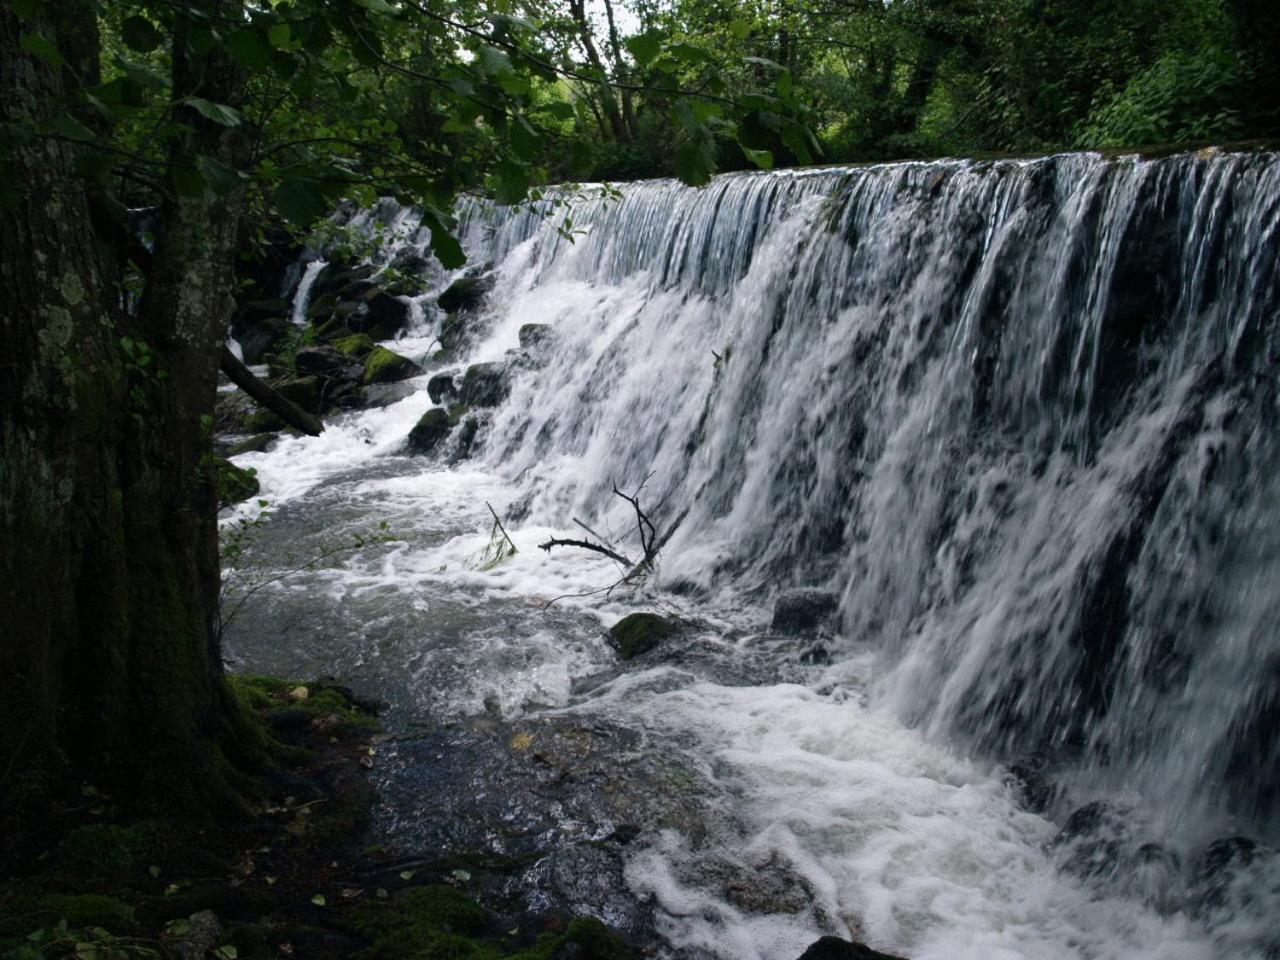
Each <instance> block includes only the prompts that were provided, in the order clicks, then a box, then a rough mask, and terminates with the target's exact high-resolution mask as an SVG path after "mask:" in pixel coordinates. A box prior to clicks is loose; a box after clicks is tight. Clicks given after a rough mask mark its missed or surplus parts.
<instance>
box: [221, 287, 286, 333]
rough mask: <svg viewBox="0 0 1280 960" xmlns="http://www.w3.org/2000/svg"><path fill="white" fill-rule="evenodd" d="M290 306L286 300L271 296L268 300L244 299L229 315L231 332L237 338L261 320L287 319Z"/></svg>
mask: <svg viewBox="0 0 1280 960" xmlns="http://www.w3.org/2000/svg"><path fill="white" fill-rule="evenodd" d="M291 310H292V307H291V306H290V304H289V301H288V300H285V299H283V298H281V297H273V298H272V299H269V300H246V301H245V302H244V303H242V304H239V305H238V306H237V307H236V309H235V313H233V314H232V315H231V333H232V334H233V335H234V336H235V338H236V339H237V340H239V339H240V335H241V334H242V333H243V332H244V331H245V330H248V329H250V328H252V327H254V326H256V325H257V324H259V323H261V322H262V321H263V320H283V319H287V318H288V316H289V313H290V312H291Z"/></svg>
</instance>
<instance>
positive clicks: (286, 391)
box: [271, 374, 321, 413]
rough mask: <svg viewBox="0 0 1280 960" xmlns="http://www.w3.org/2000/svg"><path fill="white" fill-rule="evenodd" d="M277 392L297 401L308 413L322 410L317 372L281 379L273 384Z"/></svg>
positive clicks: (294, 401)
mask: <svg viewBox="0 0 1280 960" xmlns="http://www.w3.org/2000/svg"><path fill="white" fill-rule="evenodd" d="M271 386H273V387H274V388H275V390H276V393H278V394H280V396H282V397H284V398H285V399H286V400H291V401H292V402H293V403H296V404H297V405H298V406H300V407H301V408H302V409H303V410H305V411H307V413H319V412H320V395H321V383H320V378H319V377H318V376H317V375H316V374H310V375H309V376H305V377H298V378H296V379H293V380H281V381H277V382H275V383H273V384H271Z"/></svg>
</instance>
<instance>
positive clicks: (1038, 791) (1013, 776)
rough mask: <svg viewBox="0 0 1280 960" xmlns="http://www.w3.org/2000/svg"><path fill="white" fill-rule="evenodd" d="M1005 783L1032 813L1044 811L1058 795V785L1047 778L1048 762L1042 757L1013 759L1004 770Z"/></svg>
mask: <svg viewBox="0 0 1280 960" xmlns="http://www.w3.org/2000/svg"><path fill="white" fill-rule="evenodd" d="M1005 783H1007V784H1009V786H1011V787H1012V788H1013V789H1014V791H1015V792H1016V793H1017V795H1018V800H1019V802H1021V804H1022V805H1023V806H1024V807H1025V808H1026V809H1028V810H1030V811H1031V812H1032V813H1044V811H1045V810H1047V809H1049V804H1051V803H1052V802H1053V801H1054V799H1055V798H1056V797H1057V795H1058V786H1057V784H1055V783H1054V782H1053V781H1052V780H1051V779H1050V778H1049V774H1048V763H1047V762H1046V761H1045V759H1044V758H1043V757H1023V758H1022V759H1020V760H1015V761H1014V762H1013V763H1011V764H1010V765H1009V768H1008V770H1007V771H1006V774H1005Z"/></svg>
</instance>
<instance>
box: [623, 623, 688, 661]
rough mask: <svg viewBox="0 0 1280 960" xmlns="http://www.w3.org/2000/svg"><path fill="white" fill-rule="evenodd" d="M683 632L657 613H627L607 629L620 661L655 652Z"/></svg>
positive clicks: (679, 626) (679, 625)
mask: <svg viewBox="0 0 1280 960" xmlns="http://www.w3.org/2000/svg"><path fill="white" fill-rule="evenodd" d="M682 630H683V627H682V626H681V624H680V623H679V622H678V621H676V620H672V619H670V618H669V617H664V616H662V615H661V614H657V613H629V614H627V615H626V616H625V617H623V618H622V619H621V620H619V621H618V622H617V623H615V624H614V625H613V626H612V627H611V628H610V629H609V637H610V639H611V640H612V641H613V643H614V646H616V647H617V650H618V657H619V659H621V660H633V659H635V658H636V657H638V656H640V655H642V654H645V653H648V652H649V651H650V650H656V649H657V648H658V647H659V646H661V645H662V644H663V643H664V642H666V641H667V640H669V639H671V638H672V637H674V636H676V635H678V634H679V633H681V632H682Z"/></svg>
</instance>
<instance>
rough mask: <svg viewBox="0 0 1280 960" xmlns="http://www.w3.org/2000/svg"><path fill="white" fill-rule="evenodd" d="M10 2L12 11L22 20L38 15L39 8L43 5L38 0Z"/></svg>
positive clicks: (32, 18)
mask: <svg viewBox="0 0 1280 960" xmlns="http://www.w3.org/2000/svg"><path fill="white" fill-rule="evenodd" d="M12 4H13V12H14V13H16V14H17V15H18V16H20V17H21V18H22V19H23V20H34V19H35V18H36V17H38V16H40V10H41V8H42V7H43V6H44V4H43V3H41V2H40V0H12Z"/></svg>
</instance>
